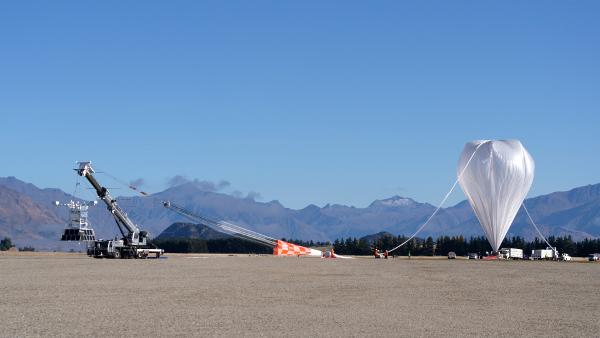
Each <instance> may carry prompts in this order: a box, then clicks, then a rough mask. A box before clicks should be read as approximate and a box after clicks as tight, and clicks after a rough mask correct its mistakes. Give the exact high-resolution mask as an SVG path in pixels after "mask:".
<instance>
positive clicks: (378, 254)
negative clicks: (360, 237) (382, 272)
mask: <svg viewBox="0 0 600 338" xmlns="http://www.w3.org/2000/svg"><path fill="white" fill-rule="evenodd" d="M373 255H374V256H375V258H384V259H388V256H389V255H390V253H389V252H388V251H387V250H385V251H384V252H383V253H382V252H379V249H378V248H374V249H373Z"/></svg>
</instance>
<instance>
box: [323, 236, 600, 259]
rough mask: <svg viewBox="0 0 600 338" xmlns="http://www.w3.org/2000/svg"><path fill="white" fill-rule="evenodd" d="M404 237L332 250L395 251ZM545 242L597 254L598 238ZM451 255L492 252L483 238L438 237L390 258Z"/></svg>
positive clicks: (514, 242)
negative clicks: (376, 249) (393, 249)
mask: <svg viewBox="0 0 600 338" xmlns="http://www.w3.org/2000/svg"><path fill="white" fill-rule="evenodd" d="M407 239H408V237H406V236H403V235H400V236H391V235H385V236H381V237H379V238H377V239H376V240H374V241H367V240H366V239H364V238H360V239H359V238H355V237H354V238H352V237H348V238H346V239H336V240H335V241H334V242H333V249H334V250H335V252H336V253H339V254H341V255H371V254H372V253H373V250H374V249H375V248H378V249H379V250H388V249H391V248H395V247H396V246H398V245H400V244H401V243H403V242H405V241H406V240H407ZM548 242H549V243H550V244H551V245H552V246H553V247H556V248H557V250H558V252H560V253H568V254H569V255H571V256H577V257H585V256H587V255H589V254H593V253H599V252H600V238H597V239H588V238H586V239H584V240H581V241H574V240H573V238H572V237H571V236H564V237H556V236H550V237H548ZM500 247H501V248H519V249H523V252H524V253H525V254H530V253H531V251H532V250H534V249H545V248H546V247H547V244H546V243H545V242H544V241H543V240H540V239H539V238H537V237H536V238H535V239H534V240H532V241H528V240H525V239H524V238H523V237H520V236H514V237H507V238H505V239H504V241H503V242H502V245H501V246H500ZM451 251H453V252H455V253H456V254H457V255H459V256H464V255H467V254H468V253H478V254H485V253H486V252H491V251H492V248H491V246H490V244H489V242H488V240H487V239H486V238H485V237H484V236H478V237H475V236H473V237H469V238H465V237H463V236H440V237H438V238H437V239H435V240H434V239H433V237H431V236H429V237H427V238H413V239H411V240H410V241H409V242H408V243H406V244H405V245H404V246H402V247H401V248H399V249H398V250H396V251H394V252H393V254H394V255H401V256H406V255H409V254H410V255H415V256H436V255H437V256H445V255H447V254H448V253H449V252H451Z"/></svg>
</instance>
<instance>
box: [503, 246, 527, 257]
mask: <svg viewBox="0 0 600 338" xmlns="http://www.w3.org/2000/svg"><path fill="white" fill-rule="evenodd" d="M500 256H501V257H502V258H504V259H523V249H517V248H502V249H500Z"/></svg>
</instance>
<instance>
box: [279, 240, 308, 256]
mask: <svg viewBox="0 0 600 338" xmlns="http://www.w3.org/2000/svg"><path fill="white" fill-rule="evenodd" d="M310 253H311V251H310V249H309V248H305V247H303V246H300V245H296V244H292V243H288V242H284V241H282V240H277V245H276V246H275V248H273V255H276V256H302V255H310Z"/></svg>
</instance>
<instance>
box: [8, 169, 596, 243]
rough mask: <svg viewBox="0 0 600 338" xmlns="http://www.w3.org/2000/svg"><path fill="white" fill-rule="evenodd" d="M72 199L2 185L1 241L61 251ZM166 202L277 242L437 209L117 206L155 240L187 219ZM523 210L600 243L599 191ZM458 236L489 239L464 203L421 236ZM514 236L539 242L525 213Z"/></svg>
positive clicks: (394, 226)
mask: <svg viewBox="0 0 600 338" xmlns="http://www.w3.org/2000/svg"><path fill="white" fill-rule="evenodd" d="M83 184H84V185H85V184H87V183H85V182H84V183H83ZM72 198H74V197H72V196H71V195H69V194H67V193H65V192H63V191H61V190H59V189H40V188H37V187H36V186H34V185H32V184H30V183H26V182H23V181H20V180H18V179H17V178H14V177H7V178H0V236H10V237H11V238H13V239H14V240H15V243H17V245H33V246H36V247H38V248H40V249H56V248H60V247H61V245H62V243H59V242H58V241H57V239H58V238H59V237H60V233H61V232H62V229H63V228H64V225H65V223H66V219H67V210H66V209H65V208H57V207H55V206H53V205H52V201H54V200H61V201H63V202H66V201H68V200H69V199H72ZM164 200H170V201H172V202H173V203H176V204H179V205H182V206H183V207H185V208H187V209H189V210H192V211H194V212H197V213H200V214H203V215H205V216H208V217H211V218H215V219H224V220H227V221H230V222H233V223H237V224H239V225H241V226H244V227H247V228H249V229H252V230H255V231H258V232H260V233H263V234H266V235H269V236H271V237H276V238H282V237H285V238H295V239H304V240H310V239H312V240H315V241H316V240H320V241H324V240H330V241H331V240H334V239H336V238H341V237H348V236H352V237H362V236H366V235H370V234H373V233H377V232H389V233H391V234H395V235H399V234H404V235H410V234H412V233H413V232H414V231H415V229H416V228H417V227H418V226H419V225H421V224H422V223H423V222H424V221H425V220H426V218H427V217H428V216H429V215H431V213H432V212H433V211H434V210H435V207H434V206H433V205H430V204H428V203H420V202H417V201H414V200H412V199H410V198H407V197H401V196H393V197H391V198H387V199H381V200H376V201H374V202H373V203H371V204H370V205H369V206H368V207H365V208H356V207H352V206H345V205H339V204H333V205H331V204H327V205H325V206H323V207H319V206H316V205H309V206H307V207H305V208H303V209H299V210H296V209H290V208H286V207H284V206H283V205H281V203H279V202H278V201H271V202H257V201H254V200H252V199H249V198H239V197H235V196H231V195H228V194H222V193H216V192H207V191H203V189H202V186H201V185H199V184H195V183H193V182H190V183H186V184H182V185H179V186H175V187H172V188H169V189H166V190H164V191H162V192H158V193H155V194H152V195H150V196H148V197H126V198H119V203H120V205H121V207H122V208H123V209H124V210H125V211H127V212H128V214H129V216H130V217H131V219H132V220H133V221H134V222H136V223H138V224H140V225H141V227H142V228H143V229H144V230H147V231H149V232H150V233H151V234H152V235H154V236H157V235H158V234H160V233H161V232H163V231H164V230H165V229H167V228H168V227H169V226H170V225H172V224H173V223H178V222H182V221H183V220H184V219H183V218H182V217H181V216H179V215H178V214H176V213H173V212H172V211H170V210H167V209H165V208H164V207H163V206H162V203H161V202H162V201H164ZM525 203H526V205H527V207H528V209H529V210H530V212H531V213H532V216H533V217H534V219H535V220H536V222H537V223H538V225H539V226H540V227H541V229H542V231H543V232H544V233H545V234H546V235H572V236H573V237H574V238H575V239H582V238H585V237H590V238H596V237H600V184H595V185H588V186H583V187H579V188H575V189H572V190H570V191H565V192H555V193H552V194H548V195H543V196H539V197H534V198H530V199H528V200H526V202H525ZM90 222H91V223H92V225H93V227H94V229H95V230H96V234H97V237H98V238H111V237H114V236H115V235H117V234H118V231H117V229H116V227H115V224H114V221H113V219H112V217H111V215H110V214H109V213H108V212H107V211H106V208H105V207H104V205H102V204H99V205H98V206H96V207H92V208H90ZM189 230H191V229H189ZM182 231H183V230H182ZM459 234H461V235H464V236H471V235H477V236H479V235H483V232H482V230H481V228H480V226H479V222H478V221H477V219H476V218H475V216H474V214H473V211H472V210H471V207H470V205H469V204H468V203H467V202H466V201H463V202H461V203H458V204H456V205H454V206H451V207H448V208H445V209H442V210H441V211H440V212H439V214H438V215H437V216H436V217H435V218H434V219H433V220H432V222H431V223H430V225H428V226H427V227H426V228H425V229H424V230H423V232H422V233H421V235H420V236H430V235H431V236H434V237H435V236H439V235H459ZM508 234H509V236H511V235H521V236H524V237H526V238H533V237H535V235H536V233H535V230H534V229H533V227H532V226H531V225H530V224H529V223H528V221H527V219H526V217H525V215H524V214H523V212H519V213H518V214H517V217H516V219H515V222H514V223H513V225H512V227H511V228H510V230H509V233H508Z"/></svg>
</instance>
